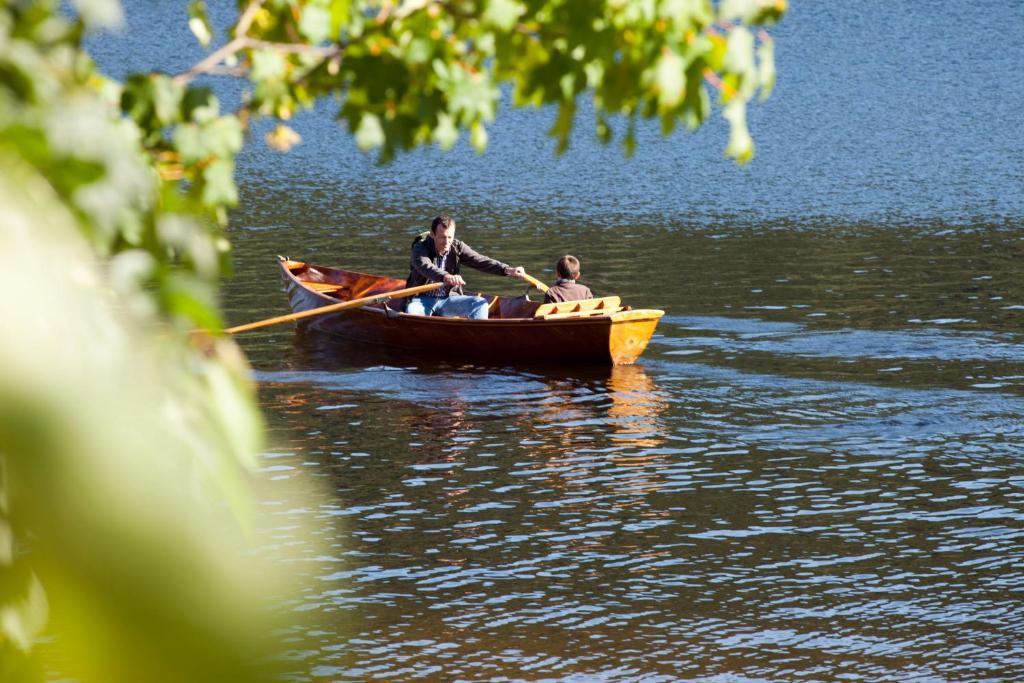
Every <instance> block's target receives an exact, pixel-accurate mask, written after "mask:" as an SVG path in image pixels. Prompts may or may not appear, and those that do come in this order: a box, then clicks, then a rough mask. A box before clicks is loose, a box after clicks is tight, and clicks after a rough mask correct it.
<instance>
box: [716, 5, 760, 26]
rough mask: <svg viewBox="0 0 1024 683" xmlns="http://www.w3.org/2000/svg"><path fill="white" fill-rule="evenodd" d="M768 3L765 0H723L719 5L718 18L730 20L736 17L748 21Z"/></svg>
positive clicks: (725, 20)
mask: <svg viewBox="0 0 1024 683" xmlns="http://www.w3.org/2000/svg"><path fill="white" fill-rule="evenodd" d="M766 4H768V3H766V2H764V1H763V0H722V4H721V5H719V7H718V20H719V21H721V22H730V21H732V20H734V19H738V20H739V21H743V22H747V21H751V20H753V19H754V18H755V17H756V16H757V15H758V14H759V13H760V12H761V10H762V7H763V6H764V5H766Z"/></svg>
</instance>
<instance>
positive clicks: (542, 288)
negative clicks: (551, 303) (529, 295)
mask: <svg viewBox="0 0 1024 683" xmlns="http://www.w3.org/2000/svg"><path fill="white" fill-rule="evenodd" d="M523 279H524V280H526V281H527V282H529V283H530V284H531V285H533V286H534V287H536V288H537V289H539V290H540V291H542V292H546V291H548V286H547V285H546V284H544V283H543V282H541V281H540V280H538V279H537V278H535V277H534V276H532V275H530V274H529V273H523Z"/></svg>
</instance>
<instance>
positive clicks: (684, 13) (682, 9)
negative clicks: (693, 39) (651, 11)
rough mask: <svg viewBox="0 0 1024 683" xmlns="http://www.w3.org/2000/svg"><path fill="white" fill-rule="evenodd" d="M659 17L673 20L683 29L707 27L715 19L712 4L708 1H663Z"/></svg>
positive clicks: (659, 9)
mask: <svg viewBox="0 0 1024 683" xmlns="http://www.w3.org/2000/svg"><path fill="white" fill-rule="evenodd" d="M658 15H659V16H662V17H664V18H666V19H671V20H672V21H674V22H675V23H676V26H677V27H679V28H683V29H687V28H690V27H693V26H706V25H708V24H710V23H711V22H712V20H713V19H714V14H713V13H712V11H711V3H709V2H707V0H662V2H661V4H660V5H659V6H658Z"/></svg>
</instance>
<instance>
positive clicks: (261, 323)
mask: <svg viewBox="0 0 1024 683" xmlns="http://www.w3.org/2000/svg"><path fill="white" fill-rule="evenodd" d="M443 286H444V283H443V282H432V283H430V284H429V285H420V286H419V287H409V288H407V289H396V290H395V291H393V292H383V293H381V294H374V295H373V296H364V297H363V298H362V299H352V301H343V302H341V303H340V304H331V305H330V306H321V307H320V308H312V309H310V310H308V311H300V312H299V313H292V314H291V315H279V316H277V317H276V318H267V319H266V320H257V321H256V322H254V323H246V324H245V325H236V326H235V327H229V328H228V329H226V330H224V331H225V332H227V333H228V334H236V333H238V332H248V331H249V330H255V329H258V328H260V327H269V326H270V325H278V324H280V323H287V322H291V321H293V320H301V319H302V318H310V317H312V316H314V315H323V314H324V313H334V312H335V311H344V310H346V309H349V308H362V307H363V306H369V305H370V304H376V303H380V302H381V301H387V300H388V299H397V298H398V297H403V296H415V295H417V294H422V293H423V292H430V291H433V290H435V289H437V288H439V287H443Z"/></svg>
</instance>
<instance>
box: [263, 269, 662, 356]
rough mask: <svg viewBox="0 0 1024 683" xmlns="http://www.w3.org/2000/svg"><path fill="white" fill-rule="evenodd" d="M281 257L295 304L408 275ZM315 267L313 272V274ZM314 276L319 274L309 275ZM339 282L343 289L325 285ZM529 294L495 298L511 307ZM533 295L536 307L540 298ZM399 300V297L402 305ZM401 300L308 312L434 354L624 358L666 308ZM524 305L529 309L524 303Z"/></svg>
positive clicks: (327, 299)
mask: <svg viewBox="0 0 1024 683" xmlns="http://www.w3.org/2000/svg"><path fill="white" fill-rule="evenodd" d="M296 264H299V262H295V261H281V268H282V276H283V278H284V282H285V288H286V292H287V294H288V301H289V304H290V306H291V309H292V311H293V312H300V311H307V310H310V309H314V308H319V307H322V306H327V305H331V304H336V303H338V301H339V298H340V299H341V300H345V299H347V298H356V296H357V295H358V296H366V295H367V293H368V292H369V293H371V294H375V293H379V292H382V291H383V292H386V291H393V290H397V289H401V288H402V287H404V284H405V283H404V282H403V281H401V280H395V279H393V278H381V277H376V276H372V275H366V274H362V273H355V272H353V271H344V270H340V269H332V268H326V267H323V266H306V264H299V266H301V267H297V265H296ZM311 274H312V275H311ZM303 276H305V277H306V278H313V279H315V282H312V283H311V281H310V280H309V279H302V277H303ZM327 283H337V284H338V285H339V286H340V287H341V289H342V292H341V295H340V296H339V295H335V296H329V295H328V294H325V293H324V292H323V291H318V290H317V289H315V288H314V286H316V285H319V286H320V287H321V289H322V288H323V286H324V285H325V284H327ZM522 302H523V300H521V299H520V300H502V301H497V302H495V307H496V308H499V314H500V312H502V311H503V312H505V313H506V314H508V313H509V312H511V311H514V310H516V307H517V306H520V307H521V306H523V304H522ZM527 303H528V304H529V303H532V304H533V306H534V307H535V306H536V305H537V304H536V302H527ZM396 304H397V305H396ZM400 305H401V302H394V304H387V305H374V306H366V307H363V308H356V309H348V310H343V311H339V312H336V313H325V314H324V315H322V316H315V317H311V318H308V319H306V320H304V321H303V322H302V323H301V324H302V325H304V326H305V327H306V329H311V330H318V331H322V332H325V333H328V334H331V335H336V336H339V337H343V338H345V339H349V340H352V341H356V342H361V343H365V344H371V345H375V346H380V347H388V348H391V349H403V350H406V351H410V352H413V353H414V354H422V355H424V356H429V357H446V358H455V359H474V360H481V361H488V362H545V363H546V362H558V363H564V362H584V363H602V364H613V365H622V364H629V363H632V362H634V361H635V360H636V359H637V358H638V357H639V356H640V354H641V353H643V351H644V349H645V348H646V347H647V343H648V342H649V341H650V338H651V335H652V334H653V333H654V329H655V327H656V326H657V324H658V320H659V319H660V318H661V316H662V315H663V312H662V311H655V310H643V311H635V310H623V311H618V312H615V313H611V314H608V315H600V316H593V317H580V318H561V319H558V320H545V319H541V318H532V317H510V318H509V317H497V318H491V319H488V320H468V319H465V318H444V317H437V316H419V315H409V314H406V313H400V312H398V310H396V309H397V308H398V307H400ZM524 310H527V309H525V308H524Z"/></svg>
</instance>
